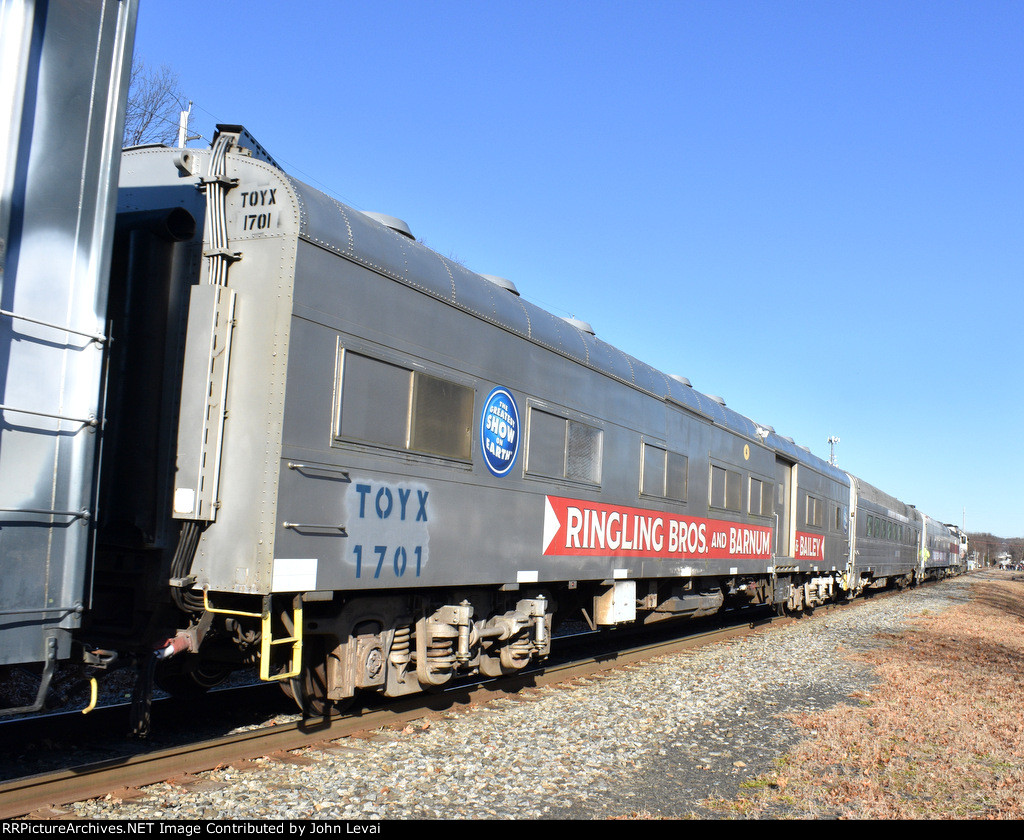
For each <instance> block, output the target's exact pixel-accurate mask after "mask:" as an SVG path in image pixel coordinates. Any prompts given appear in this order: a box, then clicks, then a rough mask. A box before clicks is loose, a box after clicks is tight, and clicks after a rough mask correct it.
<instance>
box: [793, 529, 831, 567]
mask: <svg viewBox="0 0 1024 840" xmlns="http://www.w3.org/2000/svg"><path fill="white" fill-rule="evenodd" d="M793 556H794V557H795V558H796V559H797V560H821V561H822V562H824V560H825V538H824V537H823V536H822V535H821V534H806V533H804V532H803V531H797V532H796V551H795V552H794V554H793Z"/></svg>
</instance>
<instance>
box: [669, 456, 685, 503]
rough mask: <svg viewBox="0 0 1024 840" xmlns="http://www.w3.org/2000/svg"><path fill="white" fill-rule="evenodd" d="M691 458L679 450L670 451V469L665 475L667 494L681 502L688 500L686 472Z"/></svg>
mask: <svg viewBox="0 0 1024 840" xmlns="http://www.w3.org/2000/svg"><path fill="white" fill-rule="evenodd" d="M689 463H690V462H689V460H688V459H687V457H686V456H685V455H680V454H679V453H678V452H669V453H668V470H667V472H666V475H665V495H666V496H668V497H669V498H670V499H676V500H677V501H680V502H685V501H686V473H687V470H688V469H689Z"/></svg>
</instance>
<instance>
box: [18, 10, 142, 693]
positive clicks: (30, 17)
mask: <svg viewBox="0 0 1024 840" xmlns="http://www.w3.org/2000/svg"><path fill="white" fill-rule="evenodd" d="M136 11H137V3H136V2H135V0H131V2H118V0H106V2H94V3H80V2H64V1H63V0H50V2H49V3H24V2H18V1H17V0H4V2H3V5H2V8H0V19H2V26H0V54H2V55H3V59H4V60H3V62H2V77H0V102H2V104H3V106H5V107H0V110H2V111H3V112H4V113H6V114H8V115H9V123H8V127H7V129H6V130H5V133H4V134H3V135H0V137H2V143H3V149H2V152H0V159H2V160H3V165H4V170H3V173H2V175H0V177H2V196H0V284H2V300H0V310H2V313H0V348H2V349H0V370H2V376H0V383H2V384H0V387H2V395H0V404H2V413H3V418H4V423H3V424H2V426H0V476H2V480H0V518H2V527H0V580H2V581H3V583H2V584H0V639H2V643H0V665H2V664H10V663H36V662H43V663H46V675H47V676H46V677H45V678H44V683H43V689H44V690H43V693H45V685H46V681H47V680H48V679H49V675H50V674H52V671H53V668H54V665H55V663H56V660H57V659H61V658H65V657H67V656H68V655H69V652H70V649H71V639H72V633H73V631H74V630H76V629H77V628H78V627H79V625H80V622H81V619H82V615H83V613H84V611H85V610H86V608H87V606H88V601H89V597H90V593H89V591H88V586H89V564H90V561H91V551H92V542H91V536H92V530H91V522H92V518H93V513H94V509H95V499H94V491H95V483H96V475H95V461H96V456H97V441H98V437H99V436H98V434H97V430H98V426H99V423H100V419H101V418H102V416H103V406H102V389H101V385H102V379H103V359H104V355H103V353H104V346H105V344H106V301H107V282H108V277H109V273H110V243H111V238H112V236H113V226H114V209H115V201H116V187H117V169H118V164H119V158H120V156H119V150H120V146H121V135H122V132H123V125H124V102H125V97H126V95H127V87H128V74H129V70H130V65H131V53H132V43H133V33H134V23H135V16H136ZM39 703H41V698H40V699H39V700H38V701H37V704H36V705H39Z"/></svg>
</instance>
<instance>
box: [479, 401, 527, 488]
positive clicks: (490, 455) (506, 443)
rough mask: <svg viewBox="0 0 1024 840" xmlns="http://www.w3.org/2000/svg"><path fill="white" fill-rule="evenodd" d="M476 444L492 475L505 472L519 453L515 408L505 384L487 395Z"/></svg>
mask: <svg viewBox="0 0 1024 840" xmlns="http://www.w3.org/2000/svg"><path fill="white" fill-rule="evenodd" d="M480 448H481V449H482V450H483V453H484V463H485V464H487V469H489V470H490V471H491V472H492V473H493V474H494V475H497V476H502V475H507V474H508V472H509V470H511V469H512V465H513V464H514V463H515V462H516V455H518V454H519V409H517V408H516V401H515V399H513V397H512V395H511V394H510V393H509V392H508V391H507V390H506V389H505V388H495V389H494V390H493V391H491V393H490V394H488V395H487V402H485V403H484V410H483V413H482V414H481V415H480Z"/></svg>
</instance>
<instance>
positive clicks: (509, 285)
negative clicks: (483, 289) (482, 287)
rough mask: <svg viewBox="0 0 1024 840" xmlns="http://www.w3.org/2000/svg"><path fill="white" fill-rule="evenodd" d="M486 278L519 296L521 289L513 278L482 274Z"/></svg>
mask: <svg viewBox="0 0 1024 840" xmlns="http://www.w3.org/2000/svg"><path fill="white" fill-rule="evenodd" d="M480 276H481V277H483V278H484V280H490V281H491V282H492V283H493V284H494V285H495V286H501V288H503V289H504V290H505V291H507V292H511V293H512V294H514V295H515V296H516V297H519V289H517V288H516V284H515V283H513V282H512V281H511V280H506V279H505V278H504V277H498V276H497V275H495V274H481V275H480Z"/></svg>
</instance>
